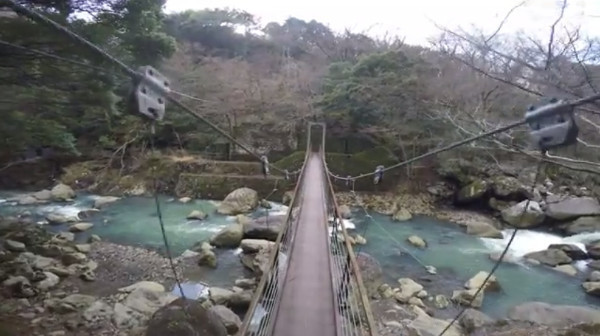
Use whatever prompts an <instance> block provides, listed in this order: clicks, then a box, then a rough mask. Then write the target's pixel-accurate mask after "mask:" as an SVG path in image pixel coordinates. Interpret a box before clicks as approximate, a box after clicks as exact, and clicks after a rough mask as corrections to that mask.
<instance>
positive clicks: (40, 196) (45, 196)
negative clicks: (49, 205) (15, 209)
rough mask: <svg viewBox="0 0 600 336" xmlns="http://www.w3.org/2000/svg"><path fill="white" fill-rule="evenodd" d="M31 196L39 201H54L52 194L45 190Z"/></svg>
mask: <svg viewBox="0 0 600 336" xmlns="http://www.w3.org/2000/svg"><path fill="white" fill-rule="evenodd" d="M31 196H33V197H35V198H36V199H37V200H39V201H49V200H50V199H52V192H51V191H50V190H47V189H44V190H40V191H38V192H35V193H33V194H31Z"/></svg>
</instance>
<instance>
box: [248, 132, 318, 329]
mask: <svg viewBox="0 0 600 336" xmlns="http://www.w3.org/2000/svg"><path fill="white" fill-rule="evenodd" d="M307 142H308V144H307V147H306V148H307V150H306V154H305V158H304V163H303V164H302V168H301V170H300V174H299V175H298V181H297V182H296V187H295V189H294V195H293V197H292V200H291V202H290V204H289V208H288V212H287V215H286V218H285V221H284V222H283V224H282V227H281V230H280V232H279V235H278V236H277V239H276V240H275V244H274V245H273V247H272V248H271V253H270V259H269V263H268V264H267V265H266V267H265V269H263V270H262V271H263V274H262V276H261V279H260V282H259V284H258V287H257V289H256V292H255V293H254V298H253V300H252V302H251V303H250V307H249V308H248V311H247V313H246V316H245V318H244V321H243V323H242V327H241V328H240V331H239V332H238V334H237V335H242V336H268V335H271V334H272V332H273V323H274V321H275V318H276V313H277V310H278V305H279V302H280V297H281V294H282V291H283V285H284V282H285V278H286V274H287V270H288V265H289V264H288V257H289V255H290V250H291V248H292V245H293V242H294V234H295V232H296V226H297V223H298V219H299V217H300V211H301V207H300V205H301V204H302V198H303V195H302V192H301V190H300V186H302V184H303V181H304V170H305V166H306V162H307V161H308V160H307V158H308V155H309V154H310V128H309V136H308V139H307Z"/></svg>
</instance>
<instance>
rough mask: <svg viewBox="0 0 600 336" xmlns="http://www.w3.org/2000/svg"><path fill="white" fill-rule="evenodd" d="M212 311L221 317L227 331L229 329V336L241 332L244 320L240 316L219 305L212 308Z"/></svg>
mask: <svg viewBox="0 0 600 336" xmlns="http://www.w3.org/2000/svg"><path fill="white" fill-rule="evenodd" d="M210 310H211V311H212V312H213V313H215V314H216V315H217V316H219V319H221V322H223V325H224V326H225V329H227V333H229V335H235V333H237V332H238V330H240V327H241V326H242V320H241V319H240V317H239V316H237V315H236V314H235V313H234V312H232V311H231V309H229V308H227V307H225V306H221V305H217V306H213V307H211V308H210Z"/></svg>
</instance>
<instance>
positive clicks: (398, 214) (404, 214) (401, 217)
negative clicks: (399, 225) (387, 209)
mask: <svg viewBox="0 0 600 336" xmlns="http://www.w3.org/2000/svg"><path fill="white" fill-rule="evenodd" d="M392 219H393V220H395V221H399V222H404V221H407V220H410V219H412V214H411V213H410V211H408V210H407V209H405V208H400V209H398V210H396V211H394V214H393V215H392Z"/></svg>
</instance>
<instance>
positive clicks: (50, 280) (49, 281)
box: [35, 272, 60, 291]
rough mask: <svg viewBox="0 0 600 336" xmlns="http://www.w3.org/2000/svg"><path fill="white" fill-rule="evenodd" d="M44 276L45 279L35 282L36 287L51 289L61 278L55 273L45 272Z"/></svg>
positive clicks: (42, 289)
mask: <svg viewBox="0 0 600 336" xmlns="http://www.w3.org/2000/svg"><path fill="white" fill-rule="evenodd" d="M44 276H45V278H44V280H42V281H39V282H36V283H35V287H36V288H37V289H39V290H41V291H47V290H50V289H52V288H54V287H56V285H58V283H59V282H60V278H59V277H58V275H56V274H54V273H50V272H44Z"/></svg>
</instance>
